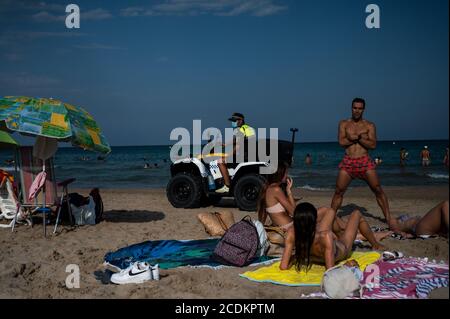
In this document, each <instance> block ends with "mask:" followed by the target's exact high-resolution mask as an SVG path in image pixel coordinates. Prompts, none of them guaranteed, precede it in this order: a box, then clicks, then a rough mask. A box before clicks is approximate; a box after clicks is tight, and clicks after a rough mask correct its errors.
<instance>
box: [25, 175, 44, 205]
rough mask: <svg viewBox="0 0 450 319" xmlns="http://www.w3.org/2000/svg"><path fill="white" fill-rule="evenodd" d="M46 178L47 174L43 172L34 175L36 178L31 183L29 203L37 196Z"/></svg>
mask: <svg viewBox="0 0 450 319" xmlns="http://www.w3.org/2000/svg"><path fill="white" fill-rule="evenodd" d="M46 178H47V173H45V172H44V171H42V172H40V173H39V174H37V175H36V178H35V179H34V181H33V183H32V184H31V186H30V190H29V195H28V200H29V201H31V200H33V199H35V198H36V196H37V195H38V194H39V192H40V191H41V189H42V186H44V184H45V180H46Z"/></svg>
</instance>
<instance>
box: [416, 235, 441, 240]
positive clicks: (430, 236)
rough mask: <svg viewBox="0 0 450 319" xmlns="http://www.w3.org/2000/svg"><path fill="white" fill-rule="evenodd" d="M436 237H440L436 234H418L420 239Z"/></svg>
mask: <svg viewBox="0 0 450 319" xmlns="http://www.w3.org/2000/svg"><path fill="white" fill-rule="evenodd" d="M436 237H438V236H436V235H419V236H417V238H420V239H430V238H436Z"/></svg>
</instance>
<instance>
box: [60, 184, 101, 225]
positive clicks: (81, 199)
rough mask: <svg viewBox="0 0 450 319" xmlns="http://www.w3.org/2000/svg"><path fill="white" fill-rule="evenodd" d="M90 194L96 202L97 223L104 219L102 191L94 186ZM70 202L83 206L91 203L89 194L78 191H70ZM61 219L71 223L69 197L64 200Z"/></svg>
mask: <svg viewBox="0 0 450 319" xmlns="http://www.w3.org/2000/svg"><path fill="white" fill-rule="evenodd" d="M89 195H90V196H92V198H93V200H94V202H95V223H96V224H98V223H99V222H100V221H102V220H103V200H102V197H101V196H100V191H99V189H98V188H93V189H92V190H91V191H90V193H89ZM68 197H69V202H70V203H71V204H72V205H74V206H76V207H81V206H84V205H87V204H89V196H87V197H86V196H83V195H81V194H78V193H70V194H69V195H68ZM60 216H61V221H63V222H65V223H69V222H70V220H69V212H68V209H67V199H64V200H63V203H62V206H61V215H60Z"/></svg>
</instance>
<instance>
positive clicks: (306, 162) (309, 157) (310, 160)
mask: <svg viewBox="0 0 450 319" xmlns="http://www.w3.org/2000/svg"><path fill="white" fill-rule="evenodd" d="M305 164H306V165H311V164H312V157H311V154H309V153H308V154H306V157H305Z"/></svg>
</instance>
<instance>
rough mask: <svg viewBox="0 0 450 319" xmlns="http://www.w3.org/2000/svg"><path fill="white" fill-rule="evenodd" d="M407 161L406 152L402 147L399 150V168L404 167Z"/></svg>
mask: <svg viewBox="0 0 450 319" xmlns="http://www.w3.org/2000/svg"><path fill="white" fill-rule="evenodd" d="M407 160H408V152H407V151H406V149H405V148H404V147H402V148H401V149H400V166H401V167H405V166H406V161H407Z"/></svg>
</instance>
